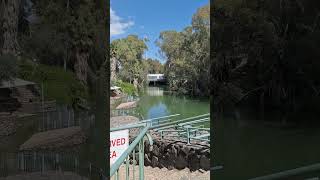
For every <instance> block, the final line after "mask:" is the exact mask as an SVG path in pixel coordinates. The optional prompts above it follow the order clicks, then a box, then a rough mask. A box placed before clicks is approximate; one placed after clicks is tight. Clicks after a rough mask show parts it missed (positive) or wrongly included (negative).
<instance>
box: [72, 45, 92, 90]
mask: <svg viewBox="0 0 320 180" xmlns="http://www.w3.org/2000/svg"><path fill="white" fill-rule="evenodd" d="M88 59H89V53H88V52H85V51H82V50H81V49H79V48H77V49H76V62H75V64H74V71H75V73H76V76H77V78H78V80H80V81H81V82H82V83H84V84H86V83H87V75H88Z"/></svg>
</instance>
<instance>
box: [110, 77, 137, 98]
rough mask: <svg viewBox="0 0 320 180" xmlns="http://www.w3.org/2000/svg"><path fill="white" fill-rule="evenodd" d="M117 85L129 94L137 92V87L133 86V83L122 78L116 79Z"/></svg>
mask: <svg viewBox="0 0 320 180" xmlns="http://www.w3.org/2000/svg"><path fill="white" fill-rule="evenodd" d="M115 85H116V86H119V87H121V90H122V91H123V92H124V93H126V94H128V95H134V94H136V92H137V89H136V88H135V87H134V86H133V84H130V83H127V82H123V81H121V80H120V81H116V82H115Z"/></svg>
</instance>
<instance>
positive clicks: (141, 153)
mask: <svg viewBox="0 0 320 180" xmlns="http://www.w3.org/2000/svg"><path fill="white" fill-rule="evenodd" d="M136 127H141V125H140V126H137V125H131V126H126V127H120V128H112V129H111V131H116V130H122V129H131V128H136ZM149 128H150V126H149V125H147V126H145V127H144V128H143V129H142V130H141V131H140V133H139V135H138V136H137V137H136V138H135V140H134V141H133V142H132V143H131V144H130V145H129V147H128V149H127V150H126V151H124V153H123V154H122V155H121V156H120V157H119V159H117V161H116V162H115V163H114V164H113V165H112V166H111V168H110V177H111V176H113V175H115V174H116V172H117V171H118V169H119V168H120V166H121V164H122V163H123V162H124V161H125V160H126V158H127V157H128V156H129V155H130V153H131V152H132V151H134V150H135V148H136V146H137V145H138V144H139V167H140V173H139V174H140V179H141V180H143V179H144V177H143V175H144V173H143V168H144V167H143V166H144V151H143V149H144V145H143V144H144V143H143V138H144V136H145V135H146V134H147V132H148V130H149ZM150 137H151V136H150ZM150 137H148V139H149V138H150ZM151 143H152V142H150V145H152V144H151ZM116 175H118V173H117V174H116Z"/></svg>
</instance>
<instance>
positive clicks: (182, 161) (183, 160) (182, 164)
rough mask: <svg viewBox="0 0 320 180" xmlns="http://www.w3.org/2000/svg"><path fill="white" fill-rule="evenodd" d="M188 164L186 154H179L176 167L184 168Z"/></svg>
mask: <svg viewBox="0 0 320 180" xmlns="http://www.w3.org/2000/svg"><path fill="white" fill-rule="evenodd" d="M187 166H188V162H187V160H186V157H185V156H182V155H179V156H178V157H177V159H176V163H175V168H176V169H179V170H181V169H184V168H186V167H187Z"/></svg>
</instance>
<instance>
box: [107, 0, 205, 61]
mask: <svg viewBox="0 0 320 180" xmlns="http://www.w3.org/2000/svg"><path fill="white" fill-rule="evenodd" d="M208 3H209V0H111V3H110V8H111V10H110V16H111V25H110V33H111V41H112V40H114V39H119V38H123V37H126V36H127V35H129V34H135V35H138V36H139V38H143V37H147V38H148V39H149V42H148V43H147V45H148V51H146V53H145V56H146V57H150V58H154V59H159V60H160V62H164V61H165V59H164V58H163V57H162V56H161V55H160V54H159V52H158V51H159V48H158V47H157V46H156V45H155V41H156V40H157V38H158V37H159V34H160V32H161V31H165V30H177V31H181V30H183V28H185V27H186V26H188V25H190V24H191V18H192V15H193V14H194V13H195V12H196V11H197V9H198V8H199V7H202V6H204V5H206V4H208Z"/></svg>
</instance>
